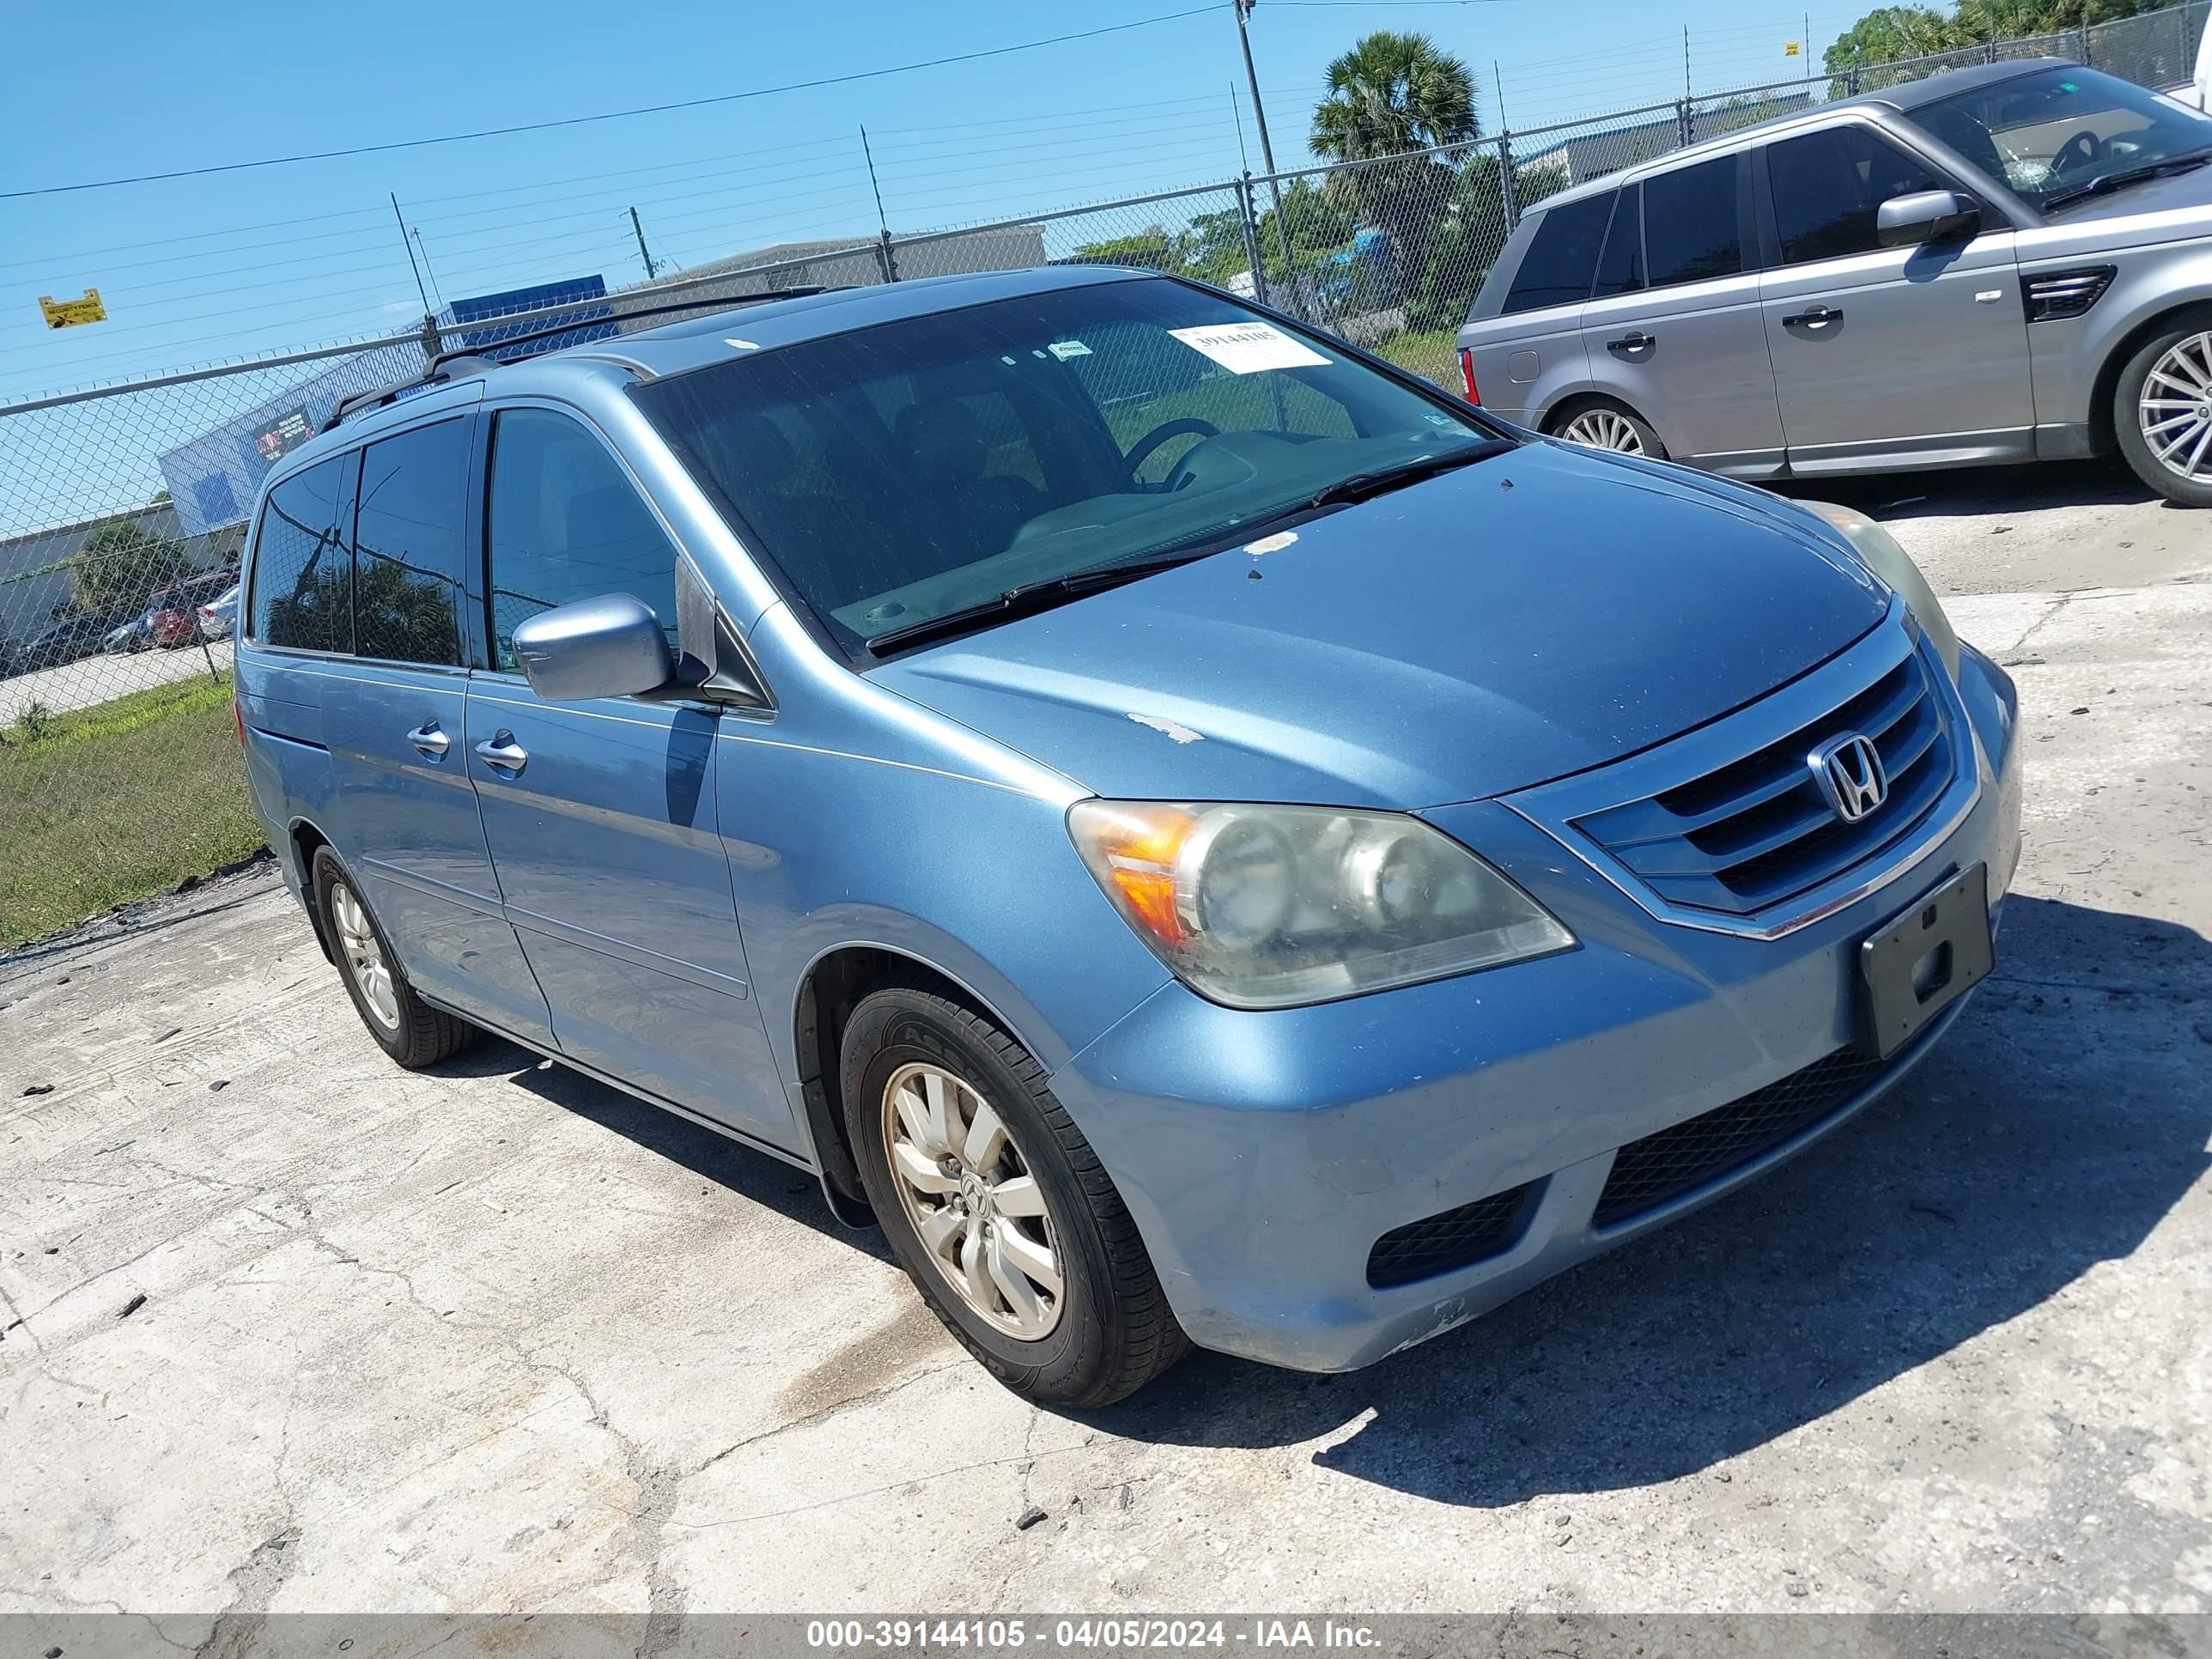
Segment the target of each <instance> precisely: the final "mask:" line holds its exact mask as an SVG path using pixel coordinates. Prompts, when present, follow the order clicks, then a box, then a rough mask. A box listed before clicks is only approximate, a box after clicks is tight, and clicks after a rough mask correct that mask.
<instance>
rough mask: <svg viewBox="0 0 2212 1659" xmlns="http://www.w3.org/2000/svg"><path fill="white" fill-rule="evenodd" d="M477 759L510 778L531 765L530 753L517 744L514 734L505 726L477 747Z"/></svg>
mask: <svg viewBox="0 0 2212 1659" xmlns="http://www.w3.org/2000/svg"><path fill="white" fill-rule="evenodd" d="M477 759H478V760H480V761H482V762H483V763H484V764H485V765H486V766H489V767H491V768H493V769H495V770H496V771H501V772H504V773H506V774H507V775H508V776H509V777H513V775H515V774H516V773H517V772H520V770H522V769H523V768H524V767H525V766H527V765H528V764H529V763H530V753H529V751H528V750H526V749H524V748H523V747H522V745H521V744H518V743H517V742H515V740H514V733H513V732H509V731H507V729H506V728H505V727H504V726H502V727H501V729H500V730H499V731H498V732H495V733H494V734H493V735H492V736H490V737H489V738H485V739H484V740H483V742H482V743H480V744H477Z"/></svg>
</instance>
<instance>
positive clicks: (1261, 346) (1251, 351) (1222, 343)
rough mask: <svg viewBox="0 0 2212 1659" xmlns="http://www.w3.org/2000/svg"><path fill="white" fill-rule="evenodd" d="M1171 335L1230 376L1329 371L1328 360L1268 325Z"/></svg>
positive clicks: (1228, 326)
mask: <svg viewBox="0 0 2212 1659" xmlns="http://www.w3.org/2000/svg"><path fill="white" fill-rule="evenodd" d="M1168 332H1169V333H1170V334H1172V335H1174V336H1175V337H1176V339H1178V340H1181V341H1182V343H1184V344H1185V345H1187V346H1188V347H1189V348H1190V349H1192V350H1194V351H1200V352H1204V353H1205V354H1206V356H1209V357H1211V358H1212V359H1213V361H1214V362H1217V363H1219V364H1220V365H1221V366H1222V368H1225V369H1227V370H1228V371H1229V372H1230V373H1231V374H1258V373H1259V372H1260V371H1261V369H1263V368H1328V361H1329V360H1328V358H1326V357H1324V356H1322V355H1321V353H1319V352H1318V351H1316V350H1314V349H1312V348H1311V347H1310V346H1309V345H1307V344H1305V343H1304V342H1303V341H1299V340H1294V339H1292V338H1291V337H1290V336H1289V335H1287V334H1285V333H1284V332H1283V331H1282V330H1280V329H1279V328H1277V327H1275V326H1274V325H1272V324H1269V323H1258V322H1254V323H1208V324H1207V325H1205V326H1204V327H1202V328H1171V329H1170V330H1169V331H1168Z"/></svg>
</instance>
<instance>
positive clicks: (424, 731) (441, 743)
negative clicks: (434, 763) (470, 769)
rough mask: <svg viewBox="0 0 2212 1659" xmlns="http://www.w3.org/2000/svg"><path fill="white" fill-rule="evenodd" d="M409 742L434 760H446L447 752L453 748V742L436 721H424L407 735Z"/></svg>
mask: <svg viewBox="0 0 2212 1659" xmlns="http://www.w3.org/2000/svg"><path fill="white" fill-rule="evenodd" d="M407 741H408V742H410V743H411V744H414V745H415V747H416V749H417V750H420V751H421V752H422V753H423V754H425V755H428V757H430V758H431V759H432V760H443V759H445V757H446V751H447V750H448V749H451V748H452V747H453V739H452V738H449V737H447V735H446V734H445V733H444V732H441V731H440V730H439V729H438V722H437V721H435V720H424V721H423V722H422V725H420V726H416V728H415V729H414V730H413V731H412V732H409V733H408V734H407Z"/></svg>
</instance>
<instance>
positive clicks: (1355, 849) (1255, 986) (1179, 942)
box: [1067, 800, 1575, 1008]
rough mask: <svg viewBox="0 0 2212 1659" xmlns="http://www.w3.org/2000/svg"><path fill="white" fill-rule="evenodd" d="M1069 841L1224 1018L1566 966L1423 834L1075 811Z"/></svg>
mask: <svg viewBox="0 0 2212 1659" xmlns="http://www.w3.org/2000/svg"><path fill="white" fill-rule="evenodd" d="M1067 828H1068V833H1069V834H1070V835H1072V836H1074V838H1075V846H1076V850H1077V851H1078V852H1079V853H1081V854H1082V855H1083V861H1084V863H1085V865H1087V866H1089V867H1090V870H1091V874H1092V875H1093V876H1095V877H1097V880H1098V884H1099V886H1101V887H1103V888H1104V889H1105V890H1106V896H1107V897H1108V898H1109V899H1111V900H1112V901H1113V902H1114V906H1115V908H1116V909H1118V910H1120V911H1121V915H1122V916H1123V917H1124V918H1125V919H1126V920H1127V922H1128V923H1129V925H1130V926H1131V927H1133V928H1135V929H1136V930H1137V935H1138V937H1139V938H1140V939H1143V940H1144V941H1145V943H1146V944H1147V945H1151V946H1152V949H1153V951H1156V952H1157V953H1158V956H1159V957H1160V960H1161V961H1163V962H1164V963H1167V965H1168V966H1169V968H1170V969H1173V970H1174V972H1175V973H1176V975H1177V976H1178V977H1180V978H1181V979H1182V981H1184V982H1185V983H1186V984H1188V986H1190V987H1191V988H1192V989H1193V990H1194V991H1197V992H1198V993H1200V994H1201V995H1203V996H1208V997H1211V998H1212V999H1213V1000H1215V1001H1216V1002H1221V1003H1226V1004H1227V1005H1228V1006H1231V1007H1232V1008H1289V1007H1294V1006H1297V1005H1299V1004H1302V1003H1309V1002H1326V1001H1328V1000H1331V999H1332V998H1335V997H1346V996H1352V995H1356V994H1358V993H1360V992H1363V991H1380V990H1383V989H1386V988H1388V987H1391V986H1394V985H1411V984H1413V983H1414V982H1415V981H1419V980H1425V979H1439V978H1442V977H1443V976H1444V975H1447V974H1463V973H1466V972H1468V970H1470V969H1476V968H1494V967H1497V966H1498V964H1499V963H1507V962H1520V961H1523V960H1525V959H1527V958H1528V957H1541V956H1548V955H1550V954H1551V953H1552V952H1553V951H1566V950H1571V949H1572V948H1573V947H1574V944H1575V937H1574V935H1573V934H1572V933H1569V932H1568V931H1567V930H1566V928H1565V927H1562V926H1561V925H1560V923H1559V921H1558V920H1557V919H1556V918H1554V917H1553V915H1551V914H1550V913H1549V912H1547V910H1545V908H1543V907H1542V906H1541V905H1540V904H1538V903H1537V902H1535V901H1534V899H1532V898H1530V897H1529V896H1528V895H1527V894H1526V893H1524V892H1522V890H1520V889H1519V888H1518V887H1516V886H1515V885H1514V884H1512V883H1511V882H1510V881H1508V880H1507V879H1506V878H1504V876H1502V875H1500V874H1498V872H1497V871H1495V870H1493V869H1492V868H1491V867H1490V866H1488V865H1487V864H1485V863H1484V862H1483V861H1482V860H1480V859H1479V858H1477V857H1475V855H1474V854H1472V853H1470V852H1468V850H1467V848H1464V847H1462V846H1461V845H1460V844H1459V843H1458V842H1455V841H1453V840H1451V839H1450V838H1449V836H1444V835H1443V834H1442V833H1440V832H1439V831H1437V830H1435V829H1431V828H1430V827H1429V826H1428V825H1427V824H1425V823H1422V822H1421V821H1420V820H1419V819H1418V818H1411V817H1405V816H1404V815H1403V814H1401V813H1396V812H1352V811H1343V810H1340V809H1339V808H1336V807H1330V806H1213V805H1188V804H1184V805H1162V804H1158V803H1155V802H1149V801H1102V800H1085V801H1078V802H1077V803H1076V804H1075V805H1074V806H1073V807H1072V808H1070V809H1069V811H1068V814H1067Z"/></svg>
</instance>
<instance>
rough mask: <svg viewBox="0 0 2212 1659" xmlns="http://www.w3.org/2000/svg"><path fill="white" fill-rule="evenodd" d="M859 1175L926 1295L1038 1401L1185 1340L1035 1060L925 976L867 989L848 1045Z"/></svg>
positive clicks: (1151, 1370)
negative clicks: (923, 979)
mask: <svg viewBox="0 0 2212 1659" xmlns="http://www.w3.org/2000/svg"><path fill="white" fill-rule="evenodd" d="M841 1070H842V1083H843V1089H844V1105H845V1124H846V1129H847V1133H848V1134H849V1135H850V1136H851V1139H852V1144H853V1148H854V1153H855V1155H856V1161H857V1162H858V1163H859V1164H860V1179H861V1181H862V1182H863V1184H865V1185H866V1188H867V1192H868V1199H869V1201H870V1203H871V1204H872V1205H873V1206H874V1208H875V1212H876V1215H877V1217H878V1218H879V1220H880V1221H881V1222H882V1224H883V1228H884V1234H885V1236H886V1237H887V1238H888V1239H889V1240H890V1246H891V1249H892V1250H893V1252H894V1253H895V1254H896V1255H897V1256H898V1259H899V1265H900V1266H901V1267H904V1268H905V1269H906V1272H907V1275H908V1277H909V1278H910V1279H913V1280H914V1282H915V1287H916V1288H917V1289H918V1290H920V1291H921V1295H922V1299H923V1300H924V1301H926V1302H927V1303H928V1304H929V1305H930V1308H931V1310H933V1312H935V1314H936V1315H937V1316H938V1317H939V1319H940V1320H942V1321H943V1322H944V1323H945V1328H946V1329H947V1330H949V1331H951V1333H952V1334H953V1335H954V1336H955V1337H956V1338H957V1339H958V1340H959V1341H960V1343H961V1345H962V1346H963V1347H965V1348H966V1349H967V1350H968V1352H969V1353H971V1354H973V1355H974V1356H975V1358H977V1359H978V1360H980V1361H981V1362H982V1364H983V1366H984V1368H985V1369H986V1370H988V1371H989V1372H990V1373H991V1374H992V1376H995V1377H997V1378H998V1379H999V1381H1000V1382H1001V1383H1005V1384H1006V1387H1008V1388H1009V1389H1012V1390H1013V1391H1014V1392H1015V1393H1016V1394H1018V1395H1021V1396H1022V1397H1023V1398H1024V1399H1026V1400H1031V1401H1036V1402H1037V1403H1038V1404H1040V1405H1050V1406H1060V1407H1077V1408H1084V1407H1099V1406H1107V1405H1111V1404H1112V1403H1113V1402H1114V1401H1117V1400H1121V1399H1125V1398H1127V1396H1128V1395H1131V1394H1133V1393H1135V1392H1136V1390H1137V1389H1140V1388H1142V1387H1143V1386H1144V1385H1145V1384H1146V1383H1149V1382H1151V1381H1152V1378H1154V1377H1155V1376H1158V1375H1159V1374H1160V1373H1161V1372H1163V1371H1164V1370H1167V1369H1168V1368H1169V1367H1170V1365H1172V1364H1175V1363H1176V1360H1178V1359H1180V1358H1182V1354H1183V1352H1184V1350H1185V1349H1186V1348H1187V1347H1188V1346H1189V1343H1188V1339H1187V1338H1186V1337H1185V1336H1184V1335H1183V1333H1182V1327H1181V1326H1180V1325H1178V1324H1176V1319H1175V1315H1174V1314H1173V1313H1172V1312H1171V1311H1170V1309H1169V1307H1168V1304H1167V1297H1166V1296H1165V1295H1164V1293H1163V1292H1162V1291H1161V1289H1160V1284H1159V1279H1158V1275H1157V1274H1156V1273H1153V1271H1152V1259H1151V1258H1150V1257H1149V1256H1148V1255H1146V1253H1145V1247H1144V1243H1143V1241H1142V1240H1141V1239H1139V1237H1138V1236H1137V1228H1136V1224H1135V1223H1134V1222H1133V1221H1132V1220H1131V1219H1130V1218H1129V1212H1128V1210H1127V1207H1126V1206H1124V1205H1123V1204H1122V1202H1121V1195H1120V1194H1118V1193H1116V1192H1115V1189H1114V1183H1113V1182H1112V1181H1111V1180H1110V1179H1109V1178H1108V1176H1107V1174H1106V1171H1105V1170H1104V1169H1103V1167H1102V1166H1101V1165H1100V1164H1099V1162H1098V1158H1097V1154H1096V1153H1095V1152H1092V1151H1091V1145H1090V1143H1089V1142H1088V1141H1086V1140H1085V1139H1084V1138H1083V1133H1082V1131H1080V1130H1079V1129H1078V1128H1077V1127H1075V1124H1074V1122H1073V1121H1072V1120H1071V1119H1070V1118H1069V1117H1068V1115H1067V1112H1066V1109H1065V1108H1064V1107H1062V1106H1061V1105H1060V1102H1059V1100H1058V1099H1056V1098H1055V1097H1054V1095H1053V1092H1052V1091H1051V1089H1050V1087H1049V1086H1048V1083H1047V1079H1046V1078H1045V1073H1044V1068H1043V1067H1042V1066H1040V1065H1038V1064H1037V1062H1036V1060H1035V1059H1034V1058H1033V1057H1032V1056H1031V1055H1030V1054H1029V1053H1028V1052H1027V1051H1026V1050H1024V1048H1022V1047H1021V1045H1020V1044H1019V1043H1018V1042H1015V1041H1014V1040H1013V1039H1012V1037H1010V1036H1007V1035H1006V1033H1005V1032H1003V1031H1001V1030H999V1029H998V1027H997V1026H995V1025H994V1024H992V1023H991V1022H990V1021H989V1020H988V1019H986V1018H983V1017H982V1016H981V1015H980V1014H978V1013H976V1012H975V1011H974V1010H972V1009H969V1008H967V1007H964V1006H962V1005H961V1004H960V1003H958V1002H956V1001H954V1000H952V999H951V998H950V997H947V996H945V995H944V994H941V993H939V991H937V990H935V989H934V988H933V987H928V986H926V985H922V984H920V983H914V984H906V983H894V984H891V985H889V986H886V987H883V988H882V989H879V990H877V991H874V992H872V993H870V994H868V995H867V996H866V997H864V998H862V999H861V1000H860V1005H859V1006H857V1007H855V1008H854V1011H853V1015H852V1018H850V1019H849V1020H848V1022H847V1024H846V1027H845V1036H844V1043H843V1051H842V1067H841Z"/></svg>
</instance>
